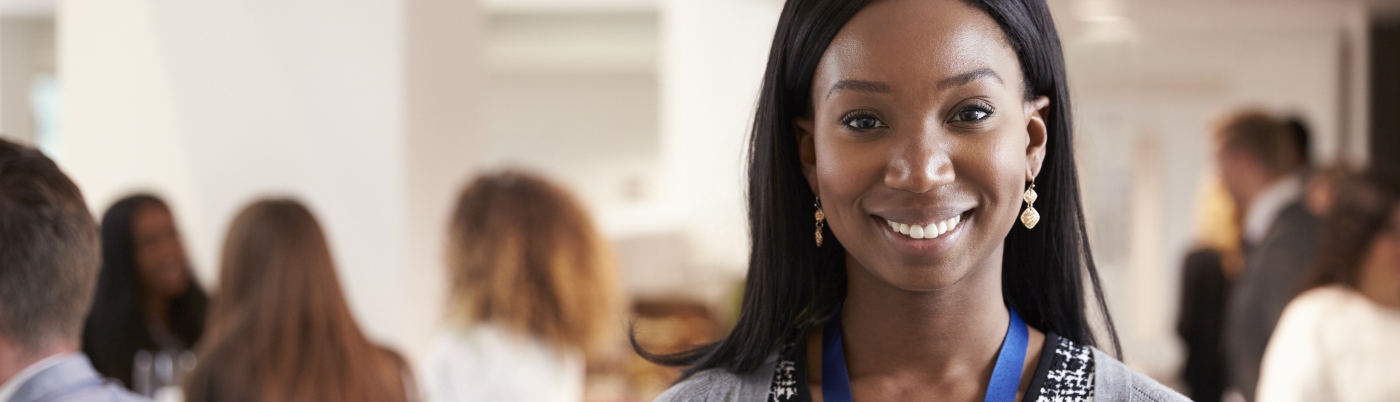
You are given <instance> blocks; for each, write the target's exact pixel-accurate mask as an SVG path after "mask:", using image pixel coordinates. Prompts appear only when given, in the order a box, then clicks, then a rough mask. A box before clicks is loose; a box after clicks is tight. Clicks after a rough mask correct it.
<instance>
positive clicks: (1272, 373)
mask: <svg viewBox="0 0 1400 402" xmlns="http://www.w3.org/2000/svg"><path fill="white" fill-rule="evenodd" d="M1339 187H1340V188H1339V190H1340V191H1339V192H1338V193H1337V196H1336V199H1335V204H1334V206H1333V208H1332V211H1331V215H1330V216H1329V218H1328V220H1327V223H1326V225H1327V226H1326V227H1325V229H1324V231H1323V232H1322V236H1321V239H1322V243H1321V244H1320V248H1319V249H1318V261H1317V266H1316V277H1315V280H1314V281H1313V285H1312V288H1311V289H1310V290H1308V291H1306V292H1304V293H1302V294H1301V295H1299V296H1298V297H1297V298H1295V299H1293V301H1292V302H1290V303H1289V304H1288V308H1287V309H1285V310H1284V312H1283V316H1282V318H1280V319H1279V324H1278V329H1276V330H1275V331H1274V334H1273V337H1272V338H1271V339H1270V340H1269V346H1268V351H1267V352H1266V353H1265V355H1264V364H1263V369H1262V375H1261V379H1260V381H1259V389H1258V395H1259V400H1261V401H1396V400H1400V382H1397V381H1396V379H1397V377H1396V375H1395V373H1396V368H1395V359H1396V358H1397V357H1400V342H1397V341H1396V340H1397V339H1400V188H1397V186H1396V185H1395V183H1386V182H1384V181H1383V180H1380V179H1377V178H1376V176H1366V177H1362V178H1358V179H1355V180H1352V182H1350V183H1347V182H1343V183H1341V185H1340V186H1339Z"/></svg>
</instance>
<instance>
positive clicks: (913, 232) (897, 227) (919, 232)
mask: <svg viewBox="0 0 1400 402" xmlns="http://www.w3.org/2000/svg"><path fill="white" fill-rule="evenodd" d="M885 222H886V223H889V224H890V229H894V231H896V232H899V233H900V234H903V235H906V236H909V237H912V238H915V239H934V238H937V237H939V236H942V235H943V234H945V233H948V232H949V231H951V230H953V229H956V228H957V227H958V223H961V222H962V216H954V217H952V218H949V219H948V220H945V221H942V222H934V223H930V224H928V225H925V226H920V225H910V224H907V223H899V222H895V221H892V220H888V219H886V220H885Z"/></svg>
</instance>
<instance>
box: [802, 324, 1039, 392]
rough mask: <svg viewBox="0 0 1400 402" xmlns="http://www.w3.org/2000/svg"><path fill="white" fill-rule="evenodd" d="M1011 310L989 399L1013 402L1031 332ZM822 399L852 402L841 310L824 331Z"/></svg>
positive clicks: (994, 370) (993, 374)
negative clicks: (842, 339) (842, 341)
mask: <svg viewBox="0 0 1400 402" xmlns="http://www.w3.org/2000/svg"><path fill="white" fill-rule="evenodd" d="M1007 310H1009V311H1010V312H1011V325H1009V326H1008V327H1007V328H1006V338H1005V339H1003V340H1002V341H1001V352H999V353H997V363H996V365H995V366H993V367H992V380H991V381H990V382H989V383H988V384H987V397H986V398H984V399H983V401H986V402H1014V401H1015V400H1016V389H1017V388H1019V387H1020V385H1021V367H1022V366H1023V365H1025V361H1026V343H1027V342H1028V341H1027V337H1028V333H1027V330H1026V323H1025V322H1023V321H1021V316H1020V315H1019V314H1016V309H1014V308H1008V309H1007ZM822 398H823V399H824V400H825V401H826V402H850V401H851V400H852V397H851V376H850V374H849V373H847V372H846V351H845V348H844V347H843V346H842V344H841V313H840V312H837V313H836V315H835V316H834V317H832V318H831V321H830V322H829V323H828V324H827V325H826V330H825V331H822Z"/></svg>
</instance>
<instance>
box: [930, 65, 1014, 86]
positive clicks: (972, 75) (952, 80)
mask: <svg viewBox="0 0 1400 402" xmlns="http://www.w3.org/2000/svg"><path fill="white" fill-rule="evenodd" d="M985 78H991V79H995V80H996V81H997V83H998V84H1002V85H1006V82H1004V81H1002V80H1001V76H1000V75H997V72H996V71H992V69H990V68H987V67H982V68H979V69H976V70H972V71H968V72H965V73H962V74H958V75H954V76H952V77H948V78H944V79H942V80H939V81H938V85H937V88H938V89H939V90H944V89H948V88H952V87H956V86H962V85H967V84H970V83H972V82H973V81H977V80H980V79H985Z"/></svg>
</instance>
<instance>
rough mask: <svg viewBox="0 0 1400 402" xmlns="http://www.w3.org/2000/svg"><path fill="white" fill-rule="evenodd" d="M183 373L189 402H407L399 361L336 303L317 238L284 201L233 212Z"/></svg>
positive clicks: (302, 213) (410, 393) (331, 273)
mask: <svg viewBox="0 0 1400 402" xmlns="http://www.w3.org/2000/svg"><path fill="white" fill-rule="evenodd" d="M217 295H218V296H217V297H216V298H215V299H214V304H213V306H212V309H211V311H210V315H209V329H208V334H207V337H206V339H205V341H204V344H203V345H202V346H200V349H199V351H200V362H199V365H198V367H197V368H195V370H194V372H193V373H191V374H190V379H189V382H188V383H187V385H186V389H185V396H186V398H187V400H188V401H190V402H213V401H262V402H291V401H337V402H393V401H409V400H416V399H417V398H416V395H415V394H416V391H415V390H414V388H415V387H414V386H413V382H412V380H411V378H412V376H411V375H410V374H409V371H408V368H407V366H406V365H405V363H404V361H403V360H402V359H401V358H400V357H399V356H398V355H397V354H396V353H393V352H392V351H389V350H388V349H385V348H383V347H380V346H378V345H375V344H374V343H372V342H371V341H370V340H369V339H368V338H367V337H366V336H365V334H364V333H363V332H362V331H361V330H360V327H359V325H358V324H356V323H355V319H354V317H353V316H351V314H350V309H349V307H348V306H347V305H346V303H345V296H344V294H343V293H342V292H341V288H340V284H339V280H338V279H337V276H336V272H335V263H334V261H332V258H331V251H330V246H329V245H328V244H327V241H326V237H325V233H324V232H322V230H321V226H320V225H319V224H318V223H317V222H316V219H315V217H313V216H312V214H311V212H310V211H308V210H307V209H306V207H304V206H302V204H300V203H298V202H296V201H292V200H264V201H258V202H255V203H253V204H251V205H249V206H248V207H246V208H244V209H243V211H242V212H239V214H238V216H237V217H236V218H234V221H233V224H232V225H231V227H230V228H229V231H228V237H227V239H226V240H225V243H224V250H223V259H222V267H221V269H220V272H219V291H218V294H217Z"/></svg>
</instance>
